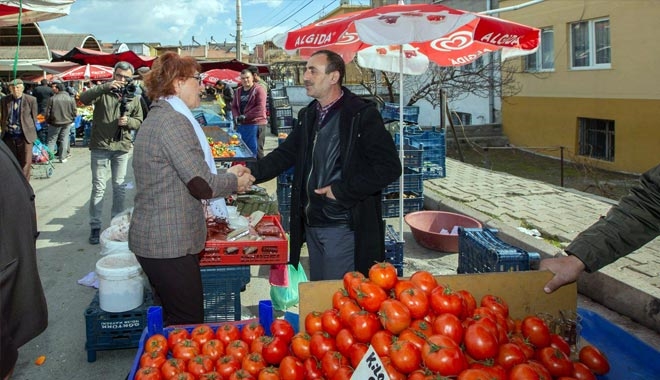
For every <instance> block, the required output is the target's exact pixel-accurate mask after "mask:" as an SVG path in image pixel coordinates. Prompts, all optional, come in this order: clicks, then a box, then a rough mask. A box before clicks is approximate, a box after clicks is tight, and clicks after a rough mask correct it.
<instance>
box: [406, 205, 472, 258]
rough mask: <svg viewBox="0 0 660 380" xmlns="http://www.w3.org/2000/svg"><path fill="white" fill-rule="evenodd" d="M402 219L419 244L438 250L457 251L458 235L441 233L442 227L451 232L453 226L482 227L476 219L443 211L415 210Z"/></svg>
mask: <svg viewBox="0 0 660 380" xmlns="http://www.w3.org/2000/svg"><path fill="white" fill-rule="evenodd" d="M404 219H405V221H406V223H407V224H408V226H410V230H411V231H412V234H413V237H414V238H415V241H417V243H419V245H421V246H422V247H426V248H428V249H432V250H434V251H440V252H458V235H449V234H441V233H440V231H442V229H445V230H447V231H449V232H451V231H452V229H453V228H454V226H459V227H468V228H482V226H481V223H480V222H479V221H478V220H476V219H473V218H470V217H469V216H465V215H461V214H456V213H453V212H445V211H417V212H412V213H410V214H408V215H406V216H405V218H404Z"/></svg>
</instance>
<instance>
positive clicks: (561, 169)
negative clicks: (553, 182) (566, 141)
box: [559, 146, 564, 187]
mask: <svg viewBox="0 0 660 380" xmlns="http://www.w3.org/2000/svg"><path fill="white" fill-rule="evenodd" d="M559 155H560V159H559V175H560V176H561V178H560V182H559V183H560V184H561V187H564V147H563V146H560V147H559Z"/></svg>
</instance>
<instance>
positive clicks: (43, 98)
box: [32, 79, 55, 142]
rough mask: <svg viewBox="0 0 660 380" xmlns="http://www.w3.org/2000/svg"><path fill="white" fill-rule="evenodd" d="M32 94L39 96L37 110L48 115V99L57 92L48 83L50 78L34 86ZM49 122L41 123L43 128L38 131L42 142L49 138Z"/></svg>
mask: <svg viewBox="0 0 660 380" xmlns="http://www.w3.org/2000/svg"><path fill="white" fill-rule="evenodd" d="M32 95H33V96H34V97H35V98H37V112H38V113H39V114H40V115H43V116H44V117H45V116H46V106H47V105H48V99H50V98H51V97H52V96H53V95H55V92H54V91H53V89H52V88H51V86H50V85H49V84H48V79H42V80H41V84H40V85H39V86H37V87H35V88H34V90H33V91H32ZM47 127H48V122H47V121H46V122H43V123H41V129H40V130H39V131H37V136H38V137H39V140H41V142H46V140H47V139H48V128H47Z"/></svg>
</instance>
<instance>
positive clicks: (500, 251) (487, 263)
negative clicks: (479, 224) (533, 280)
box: [457, 227, 541, 274]
mask: <svg viewBox="0 0 660 380" xmlns="http://www.w3.org/2000/svg"><path fill="white" fill-rule="evenodd" d="M540 260H541V256H540V255H539V254H538V253H536V252H527V251H525V250H523V249H520V248H517V247H514V246H512V245H509V244H507V243H505V242H503V241H502V240H500V239H499V238H498V237H497V230H495V229H488V228H485V229H482V228H464V227H459V229H458V270H457V272H458V273H459V274H463V273H487V272H517V271H527V270H532V269H538V264H539V262H540Z"/></svg>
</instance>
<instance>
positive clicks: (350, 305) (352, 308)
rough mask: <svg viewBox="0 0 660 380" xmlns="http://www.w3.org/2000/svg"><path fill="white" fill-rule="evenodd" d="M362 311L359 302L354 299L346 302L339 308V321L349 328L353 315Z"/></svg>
mask: <svg viewBox="0 0 660 380" xmlns="http://www.w3.org/2000/svg"><path fill="white" fill-rule="evenodd" d="M360 310H362V308H361V307H360V305H358V303H357V301H356V300H354V299H352V298H351V300H350V301H348V302H344V304H343V305H341V307H340V308H339V319H340V320H341V323H342V324H343V325H344V326H348V321H349V320H350V318H351V314H353V313H357V312H358V311H360Z"/></svg>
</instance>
